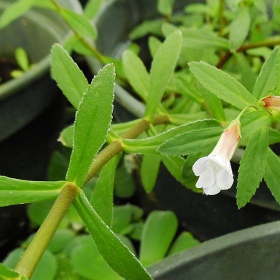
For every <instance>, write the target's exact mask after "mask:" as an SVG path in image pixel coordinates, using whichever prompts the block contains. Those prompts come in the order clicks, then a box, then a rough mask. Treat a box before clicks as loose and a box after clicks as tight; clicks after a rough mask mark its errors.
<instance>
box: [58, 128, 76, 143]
mask: <svg viewBox="0 0 280 280" xmlns="http://www.w3.org/2000/svg"><path fill="white" fill-rule="evenodd" d="M73 133H74V125H69V126H67V127H65V128H64V129H63V130H62V131H61V132H60V134H59V138H58V141H59V142H61V144H62V145H63V146H65V147H68V148H73Z"/></svg>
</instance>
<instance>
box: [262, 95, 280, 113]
mask: <svg viewBox="0 0 280 280" xmlns="http://www.w3.org/2000/svg"><path fill="white" fill-rule="evenodd" d="M261 101H262V102H263V107H265V108H266V109H269V110H276V111H279V110H280V96H272V95H270V96H267V97H265V98H263V99H262V100H261Z"/></svg>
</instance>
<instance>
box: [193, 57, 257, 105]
mask: <svg viewBox="0 0 280 280" xmlns="http://www.w3.org/2000/svg"><path fill="white" fill-rule="evenodd" d="M189 66H190V70H191V71H192V73H193V74H194V75H195V77H196V78H197V79H198V80H199V82H200V83H201V84H202V85H203V86H204V87H206V88H207V89H208V90H209V91H210V92H212V93H213V94H215V95H216V96H217V97H219V98H220V99H222V100H224V101H226V102H228V103H230V104H232V105H233V106H235V107H237V108H239V109H241V110H242V109H244V108H245V107H247V106H249V105H253V106H258V100H257V99H256V98H255V97H254V96H253V95H252V94H251V93H250V92H249V91H248V90H247V89H246V88H245V87H244V86H242V85H241V84H240V83H239V82H238V81H236V80H235V79H234V78H232V77H231V76H229V75H228V74H226V73H225V72H223V71H222V70H219V69H217V68H216V67H214V66H211V65H210V64H207V63H204V62H190V63H189Z"/></svg>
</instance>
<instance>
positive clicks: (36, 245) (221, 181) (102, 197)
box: [0, 1, 280, 279]
mask: <svg viewBox="0 0 280 280" xmlns="http://www.w3.org/2000/svg"><path fill="white" fill-rule="evenodd" d="M20 3H21V4H20ZM22 3H24V2H16V4H15V5H14V6H12V8H11V9H10V10H7V11H6V13H5V14H4V16H2V18H1V21H0V25H2V26H3V25H4V24H6V23H8V22H9V21H10V20H12V19H13V18H14V14H13V13H12V12H15V11H16V16H18V15H19V14H20V13H21V12H23V11H25V10H26V9H27V8H30V6H32V5H39V6H40V7H42V6H43V7H45V8H51V9H54V10H56V11H57V12H58V13H59V14H60V15H61V16H62V17H63V18H64V19H65V21H66V22H67V23H68V24H69V26H70V27H71V28H72V29H73V32H74V35H73V36H72V37H71V38H70V40H69V41H68V42H67V44H66V47H67V49H68V50H70V49H72V50H76V51H79V52H81V53H83V54H85V53H87V54H88V53H91V54H92V55H94V56H95V57H96V58H98V59H99V60H100V61H102V62H103V63H107V62H110V63H108V64H106V65H105V66H104V67H103V68H102V69H101V70H100V71H99V73H98V74H97V75H96V76H95V77H94V79H93V80H92V82H91V83H90V84H88V82H87V80H86V78H85V76H84V74H83V72H82V71H81V70H80V69H79V68H78V66H77V65H76V64H75V62H74V61H73V60H72V59H71V57H70V55H69V54H68V52H67V51H66V50H65V49H64V48H63V47H62V46H60V45H54V46H53V48H52V51H51V71H52V76H53V78H54V79H55V80H56V82H57V84H58V86H59V87H60V89H61V90H62V92H63V94H64V95H65V96H66V97H67V98H68V100H69V102H70V103H71V104H72V105H73V107H74V108H75V109H76V110H77V113H76V117H75V122H74V124H73V125H72V126H70V127H68V128H66V130H64V131H63V132H62V134H61V137H60V139H61V141H62V142H63V143H64V144H66V145H67V146H69V147H71V148H72V151H71V157H70V161H69V163H68V162H67V161H66V164H65V165H66V167H67V168H66V169H67V172H66V176H65V179H63V180H61V181H57V180H54V181H47V182H34V181H32V182H31V181H27V180H18V179H13V178H8V177H3V176H2V177H0V205H1V206H5V205H12V204H19V203H30V202H38V201H43V200H46V199H49V198H52V199H55V202H54V204H53V206H52V208H51V209H50V211H49V213H48V215H47V217H46V219H45V220H44V222H43V223H42V225H41V226H40V229H39V230H38V231H37V233H36V235H35V238H34V239H33V240H32V241H31V242H30V243H29V245H28V247H27V249H26V250H25V252H24V254H23V256H22V258H21V259H20V261H19V262H18V263H17V264H16V267H15V269H14V270H11V269H8V268H7V267H5V266H3V265H1V267H0V273H1V274H2V275H3V277H2V278H4V279H5V277H6V278H13V277H14V278H17V279H26V278H30V277H31V275H32V273H33V271H34V270H35V267H36V266H37V264H38V262H39V260H40V258H41V257H42V255H43V254H44V252H45V251H46V250H47V248H48V246H49V243H50V242H51V239H52V237H53V235H54V234H55V232H56V230H57V228H58V227H59V224H60V223H61V221H62V219H63V217H64V216H65V215H66V213H67V211H68V209H69V207H70V206H71V205H73V206H74V208H75V209H76V210H77V213H78V215H79V216H80V218H81V220H82V221H83V223H84V224H85V226H86V227H87V230H88V232H89V233H90V235H91V237H92V238H93V240H94V243H95V245H96V248H97V249H98V251H99V253H100V254H101V255H102V257H103V258H104V260H105V261H106V263H107V264H108V265H109V266H110V267H111V268H112V269H113V270H114V271H115V272H116V273H117V274H119V275H120V277H123V278H125V279H151V276H150V275H149V274H148V273H147V271H146V270H145V268H144V267H145V266H146V265H149V264H151V263H153V262H154V261H157V260H159V259H161V258H162V257H163V256H165V254H166V251H167V247H168V245H167V246H165V247H164V246H162V247H160V246H159V245H158V244H156V241H152V242H151V241H150V239H149V241H148V242H147V243H146V245H145V246H144V245H143V247H142V251H141V250H140V256H139V258H140V261H141V262H142V264H141V262H140V261H139V260H138V259H137V258H136V257H135V255H134V254H133V253H132V252H131V251H130V250H129V249H128V247H127V246H125V245H124V243H123V242H122V241H121V240H120V239H119V238H118V236H117V235H116V233H114V231H113V230H112V229H113V226H114V224H113V223H112V221H113V214H112V213H113V188H114V178H115V172H116V169H117V166H118V164H119V161H120V158H121V156H120V155H121V154H123V153H137V154H143V160H142V165H141V175H142V181H143V185H144V188H145V189H146V190H147V191H151V190H152V189H153V187H154V184H155V180H156V178H157V176H158V169H159V165H160V162H163V163H164V164H165V166H166V167H167V169H168V170H169V171H170V173H171V174H172V175H173V176H174V177H175V178H176V179H177V180H178V181H180V182H181V183H182V184H184V185H186V186H188V187H190V188H192V189H193V190H196V191H197V188H199V189H203V191H204V193H206V194H212V195H213V194H217V193H218V192H219V191H220V190H223V189H228V188H229V187H231V184H232V182H233V174H232V171H231V167H230V162H229V161H230V159H231V157H232V156H233V153H234V151H235V150H236V147H237V145H239V147H241V148H242V149H241V151H242V153H243V151H244V154H243V155H242V159H241V161H240V168H239V175H238V191H237V204H238V207H239V208H241V207H243V206H245V205H246V203H247V202H248V201H249V200H250V199H251V198H252V196H253V195H254V193H255V191H256V189H257V187H258V186H259V183H260V181H261V180H262V179H263V178H264V180H265V181H266V183H267V185H268V188H269V189H270V190H271V192H272V194H273V195H274V197H275V198H276V200H277V201H278V202H280V192H279V188H278V186H279V174H278V166H279V157H278V156H277V155H276V154H275V153H274V152H273V150H272V146H270V145H273V144H277V143H279V141H280V133H279V129H278V127H279V125H278V122H279V108H280V107H279V96H278V95H279V72H280V70H279V59H280V54H279V48H274V49H271V48H270V47H271V46H275V45H277V44H279V43H280V42H279V40H278V39H277V38H273V39H268V37H269V36H271V35H273V31H274V28H275V26H278V24H279V23H278V22H277V15H279V6H278V5H277V4H275V6H273V7H274V12H275V15H274V17H273V18H272V21H269V19H268V17H265V15H267V10H266V5H265V1H257V2H256V3H253V2H252V1H236V2H235V3H234V4H232V5H230V7H229V9H225V4H228V5H229V4H231V3H230V2H228V1H210V2H209V5H204V4H201V5H198V4H197V5H192V6H190V7H188V8H187V9H186V10H187V12H188V13H190V14H191V17H190V20H189V18H188V16H189V15H188V16H181V15H179V16H174V17H173V15H172V4H173V1H160V2H159V6H158V7H159V11H160V12H161V13H162V14H164V18H163V19H161V20H160V21H156V23H154V22H153V23H151V22H150V23H148V24H147V23H146V25H144V27H145V28H148V29H147V30H148V31H149V32H151V27H153V28H154V27H156V28H157V29H156V32H158V27H160V33H159V34H160V38H162V37H161V36H163V37H164V40H163V41H159V39H158V38H155V37H151V38H150V39H149V44H150V49H151V54H152V62H151V69H150V71H148V70H147V69H146V67H145V65H144V63H143V62H142V61H141V59H140V58H139V57H138V56H137V55H136V54H135V52H133V51H131V50H126V51H125V52H124V53H123V55H122V60H121V61H120V60H116V59H115V58H110V57H106V56H104V55H102V54H101V53H100V52H99V51H98V50H97V49H96V48H95V47H94V46H92V45H91V44H90V41H89V40H88V39H87V38H91V39H92V38H95V37H96V32H95V29H94V27H93V26H92V25H91V24H90V22H89V20H88V18H87V17H86V16H85V15H77V14H73V13H71V12H70V11H67V10H65V9H63V8H62V7H60V6H59V5H58V4H57V3H56V2H55V1H47V2H41V1H40V2H34V1H25V4H22ZM27 4H28V5H27ZM19 7H20V8H21V9H19ZM87 11H88V10H87ZM260 15H261V16H260ZM77 22H78V23H79V24H77ZM175 22H176V24H177V25H179V26H177V25H176V24H174V23H175ZM260 22H261V23H263V22H269V24H268V25H267V26H266V27H267V28H265V29H264V30H262V29H261V31H259V27H260ZM205 23H206V24H205ZM240 24H242V25H243V26H244V29H243V30H242V32H238V26H240ZM145 28H144V33H143V26H142V27H141V29H140V31H141V32H140V33H141V36H142V35H143V34H146V32H147V31H146V30H145ZM136 31H137V32H139V27H138V29H137V30H136ZM136 31H135V30H134V32H133V33H132V34H133V36H134V38H136V35H135V33H136ZM153 32H154V33H156V32H155V30H154V29H153ZM157 34H158V33H157ZM131 36H132V35H131ZM247 37H248V40H249V42H247V43H246V44H244V42H245V40H246V39H247ZM259 38H261V39H260V40H259ZM258 40H259V41H258ZM263 47H265V49H263ZM255 49H256V50H255ZM250 50H251V51H250ZM245 51H246V53H245ZM245 54H246V55H245ZM264 58H265V59H264ZM202 59H207V61H208V62H207V63H206V62H198V61H196V60H202ZM262 61H265V62H264V63H262ZM112 62H113V63H114V64H115V65H116V69H117V81H118V82H120V83H122V84H125V83H126V84H127V83H129V84H130V85H131V87H132V88H133V89H134V90H135V92H136V93H137V94H138V95H139V98H140V99H141V100H142V101H143V103H144V104H145V113H144V115H143V116H141V117H139V118H138V119H135V120H133V121H130V122H127V123H119V124H118V123H116V124H114V123H113V124H112V123H111V122H112V112H113V105H112V104H113V100H114V82H115V75H116V74H115V67H114V66H113V64H112ZM226 62H227V64H226ZM211 64H212V65H211ZM213 64H215V65H216V66H217V67H215V66H213ZM221 67H224V69H223V70H220V69H218V68H221ZM202 86H203V87H202ZM219 139H220V140H219ZM217 142H218V144H217V145H216V143H217ZM213 148H214V150H213V152H211V150H212V149H213ZM239 151H240V150H239ZM209 152H211V153H210V154H209V155H208V153H209ZM206 155H208V156H206ZM192 166H193V171H194V173H195V174H196V175H199V176H200V178H199V180H198V182H196V181H197V180H196V178H195V175H194V173H193V172H192V171H191V169H192ZM151 171H152V172H151ZM97 175H99V176H98V181H97V183H96V184H95V187H94V188H93V190H91V192H92V195H91V196H90V197H89V196H88V197H87V196H86V193H85V188H86V185H87V183H88V182H90V180H91V179H92V178H93V177H94V176H97ZM198 191H199V190H198ZM154 215H157V214H154ZM167 215H169V216H168V217H167V219H168V223H170V224H172V223H173V225H174V224H176V221H175V220H174V217H173V216H172V214H170V213H169V214H167ZM153 218H154V216H152V215H151V216H150V217H149V218H148V221H147V224H149V222H150V221H151V220H149V219H153ZM157 219H159V220H160V218H158V217H157V218H156V220H157ZM150 223H151V227H150V228H149V229H146V231H145V230H144V231H143V235H142V238H143V240H145V238H151V236H154V235H155V233H154V232H153V229H152V228H153V222H150ZM163 225H164V222H163V221H162V220H160V223H159V225H158V227H161V226H163ZM115 226H116V225H115ZM173 228H174V227H173ZM124 230H127V228H125V229H124ZM67 234H68V233H67ZM173 235H174V234H172V233H170V234H168V232H166V236H165V238H166V240H167V241H168V242H167V243H169V244H170V240H171V239H172V236H173ZM83 242H85V244H84V245H83V246H82V248H80V249H79V250H81V251H83V250H84V249H86V248H87V246H92V243H91V245H90V244H89V243H90V242H91V241H90V239H89V238H88V237H85V239H84V241H83ZM88 242H89V243H88ZM143 242H144V241H143ZM167 243H165V244H167ZM147 244H148V245H147ZM151 246H157V248H160V250H157V251H154V252H152V251H150V250H149V248H150V247H151ZM77 250H78V249H77ZM174 250H175V249H174ZM141 252H142V255H141ZM144 252H145V253H144ZM77 259H79V254H78V256H77ZM79 260H80V259H79ZM82 270H83V271H84V272H85V271H86V267H85V268H83V269H82ZM114 275H115V274H114ZM83 276H85V275H83Z"/></svg>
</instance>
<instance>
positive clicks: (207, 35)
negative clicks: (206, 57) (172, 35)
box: [181, 27, 229, 49]
mask: <svg viewBox="0 0 280 280" xmlns="http://www.w3.org/2000/svg"><path fill="white" fill-rule="evenodd" d="M181 30H182V34H183V47H184V48H195V49H197V48H199V49H205V48H208V49H209V48H221V49H228V48H229V43H228V40H226V39H224V38H221V37H219V36H217V35H216V34H215V33H214V32H213V31H210V30H205V29H194V28H184V27H183V28H181Z"/></svg>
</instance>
